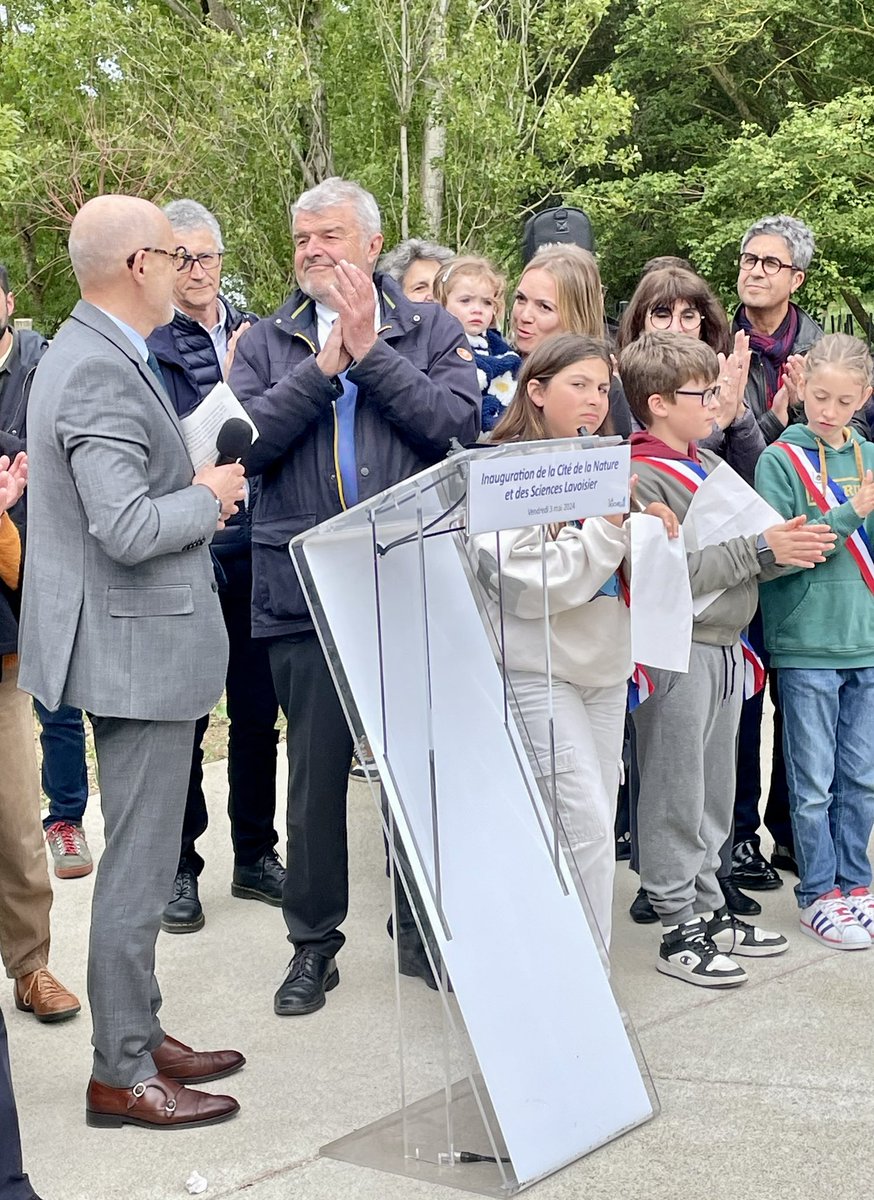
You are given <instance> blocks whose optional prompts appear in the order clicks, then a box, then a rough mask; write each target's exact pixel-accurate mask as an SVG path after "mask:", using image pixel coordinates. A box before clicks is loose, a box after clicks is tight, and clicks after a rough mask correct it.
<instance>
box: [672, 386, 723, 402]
mask: <svg viewBox="0 0 874 1200" xmlns="http://www.w3.org/2000/svg"><path fill="white" fill-rule="evenodd" d="M674 395H675V396H698V398H699V399H700V401H701V407H702V408H707V406H708V405H709V404H712V403H713V401H714V400H718V399H719V384H718V383H717V384H715V385H714V386H713V387H709V388H705V389H704V391H703V392H697V391H695V390H694V389H693V388H677V390H676V391H675V392H674Z"/></svg>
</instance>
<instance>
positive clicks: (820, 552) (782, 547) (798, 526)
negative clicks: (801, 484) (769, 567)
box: [762, 516, 837, 568]
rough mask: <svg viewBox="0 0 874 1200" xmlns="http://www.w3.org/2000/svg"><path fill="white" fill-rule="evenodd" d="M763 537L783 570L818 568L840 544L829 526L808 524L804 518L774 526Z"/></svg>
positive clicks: (795, 518)
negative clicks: (785, 568) (827, 554)
mask: <svg viewBox="0 0 874 1200" xmlns="http://www.w3.org/2000/svg"><path fill="white" fill-rule="evenodd" d="M762 536H763V537H764V539H765V543H766V544H767V546H768V547H769V549H770V550H771V551H772V552H773V554H774V560H775V561H776V563H777V564H778V566H781V567H805V568H809V567H815V566H816V564H817V563H821V562H825V555H826V551H828V550H831V549H832V548H833V547H834V544H835V542H836V541H837V534H836V533H835V532H834V530H833V529H831V528H830V527H829V526H828V525H808V524H807V517H805V516H800V517H793V518H792V520H791V521H786V522H784V524H782V525H772V526H771V528H770V529H766V530H765V532H764V534H763V535H762Z"/></svg>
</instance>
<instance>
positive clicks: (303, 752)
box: [229, 178, 480, 1015]
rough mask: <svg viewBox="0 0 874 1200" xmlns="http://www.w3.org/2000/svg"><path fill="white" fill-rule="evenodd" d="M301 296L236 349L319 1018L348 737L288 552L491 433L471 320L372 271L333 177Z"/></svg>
mask: <svg viewBox="0 0 874 1200" xmlns="http://www.w3.org/2000/svg"><path fill="white" fill-rule="evenodd" d="M292 215H293V235H294V247H295V251H294V266H295V274H296V276H297V282H298V286H299V290H298V291H296V292H295V293H293V294H292V296H291V297H290V298H289V299H288V300H287V301H286V303H285V304H284V305H283V306H282V308H280V309H279V310H278V311H277V312H276V313H274V314H273V316H272V317H269V318H267V319H265V320H263V321H260V322H259V323H258V324H257V325H256V326H255V327H254V328H253V329H252V330H250V332H249V333H248V334H247V335H246V337H245V338H244V339H243V340H242V341H241V343H240V345H239V347H238V348H237V352H236V356H235V358H234V364H233V367H232V368H231V373H230V376H229V383H230V385H231V387H232V388H233V390H234V392H235V393H236V395H237V396H238V398H239V399H240V400H241V401H242V403H243V404H244V406H245V407H246V409H247V410H248V412H249V413H250V415H251V417H252V419H253V420H254V422H255V424H256V426H257V427H258V431H259V437H258V439H257V441H256V442H255V443H254V444H253V447H252V452H251V455H250V457H249V460H248V470H249V473H250V474H259V475H260V482H261V487H260V492H259V495H258V499H257V502H256V504H255V510H254V514H253V525H252V562H253V576H254V589H253V601H252V621H253V632H254V635H255V638H256V639H259V638H260V639H264V640H265V641H267V642H268V644H269V650H270V662H271V666H272V668H273V678H274V682H275V684H276V693H277V696H278V697H279V702H280V704H281V705H282V708H283V710H284V712H285V714H286V716H287V718H288V734H287V737H288V759H289V779H288V832H289V846H288V873H287V876H286V881H285V889H284V895H283V911H284V914H285V919H286V924H287V926H288V931H289V940H290V941H291V942H292V943H293V944H294V947H295V954H294V958H293V959H292V961H291V964H290V966H289V970H288V974H287V976H286V979H285V981H284V982H283V984H282V985H281V987H280V988H279V990H278V992H277V993H276V997H275V999H274V1011H275V1012H277V1013H278V1014H280V1015H297V1014H302V1013H309V1012H314V1011H315V1010H316V1009H318V1008H321V1007H322V1005H323V1004H324V1003H325V992H326V991H329V990H330V989H331V988H333V987H335V986H336V984H337V983H338V981H339V976H338V973H337V968H336V965H335V959H334V956H335V955H336V953H337V951H338V950H339V949H340V947H341V946H342V945H343V941H344V937H343V934H342V933H340V931H339V926H340V925H341V923H342V922H343V920H344V919H345V916H346V911H347V902H348V881H347V854H346V787H347V779H348V771H349V764H350V761H351V757H352V737H351V734H350V733H349V729H348V727H347V725H346V721H345V718H344V716H343V711H342V708H341V706H340V702H339V700H338V698H337V694H336V691H335V689H334V684H333V681H332V679H331V675H330V673H329V670H328V666H327V663H326V662H325V659H324V656H323V654H322V650H321V647H320V645H319V642H318V639H317V637H316V634H315V631H314V629H313V625H312V621H311V620H310V616H309V612H308V610H307V606H306V602H305V600H304V597H303V593H302V591H301V589H300V586H299V584H298V581H297V578H296V575H295V572H294V567H293V565H292V562H291V558H290V556H289V553H288V543H289V541H290V540H291V539H292V538H293V537H294V536H295V535H296V534H298V533H300V532H302V531H303V530H304V529H308V528H310V527H312V526H313V525H317V524H319V523H320V522H321V521H324V520H325V519H326V518H328V517H331V516H334V515H335V514H336V513H338V512H341V511H342V510H343V509H344V508H348V507H351V506H352V505H354V504H356V503H358V502H359V501H362V500H366V499H368V498H369V497H371V496H375V495H377V494H378V493H379V492H381V491H382V490H383V489H384V488H386V487H389V486H391V485H392V484H394V483H398V482H399V481H400V480H402V479H405V478H407V477H408V476H410V475H412V474H414V473H415V472H417V471H420V470H422V469H423V468H425V467H428V466H431V465H432V464H433V463H435V462H438V461H439V460H440V459H441V458H443V457H444V456H445V454H446V453H447V451H448V449H449V444H450V441H451V439H452V438H458V440H459V441H461V442H471V441H473V440H474V439H475V438H476V435H477V433H478V432H479V427H480V392H479V388H478V385H477V379H476V370H475V368H474V365H473V359H472V355H471V353H470V350H469V348H468V345H467V340H466V338H465V336H464V332H463V330H462V328H461V325H460V324H459V323H458V322H457V321H456V320H455V318H454V317H452V316H450V315H449V314H448V313H447V312H446V311H445V310H444V309H443V308H441V307H439V306H438V305H432V304H413V303H411V302H410V301H408V300H407V299H406V298H405V297H404V295H403V293H402V291H401V289H400V288H399V287H398V285H397V284H396V283H395V282H394V281H393V280H390V279H388V278H387V277H385V276H379V275H377V276H374V268H375V265H376V260H377V258H378V256H379V252H380V250H381V248H382V234H381V232H380V216H379V209H378V208H377V205H376V201H375V200H374V198H373V196H371V195H370V193H369V192H366V191H364V189H363V188H361V187H359V186H358V184H356V183H352V182H348V181H345V180H342V179H337V178H333V179H328V180H326V181H325V182H324V183H321V184H319V185H317V186H316V187H314V188H311V189H310V190H309V191H307V192H304V194H303V195H302V196H301V197H300V199H299V200H298V201H297V203H296V204H295V205H294V206H293V208H292Z"/></svg>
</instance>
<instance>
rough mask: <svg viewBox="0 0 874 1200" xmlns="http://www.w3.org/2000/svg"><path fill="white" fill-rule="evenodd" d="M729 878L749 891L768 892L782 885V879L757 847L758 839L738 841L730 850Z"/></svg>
mask: <svg viewBox="0 0 874 1200" xmlns="http://www.w3.org/2000/svg"><path fill="white" fill-rule="evenodd" d="M731 880H732V883H736V884H737V885H738V887H745V888H748V889H749V891H751V892H770V891H773V890H774V889H775V888H780V887H782V886H783V880H782V879H781V878H780V876H779V875H778V874H777V872H776V871H775V870H774V868H773V867H772V866H771V864H770V863H769V862H768V861H767V859H766V858H765V857H764V855H763V854H762V852H761V850H760V849H759V847H758V840H756V841H753V839H752V838H748V839H747V840H746V841H744V842H738V844H737V845H736V846H735V847H734V848H733V850H732V852H731Z"/></svg>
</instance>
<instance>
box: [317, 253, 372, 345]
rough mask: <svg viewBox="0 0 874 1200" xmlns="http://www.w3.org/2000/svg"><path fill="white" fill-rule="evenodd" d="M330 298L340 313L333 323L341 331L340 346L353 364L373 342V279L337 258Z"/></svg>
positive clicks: (358, 268) (352, 264)
mask: <svg viewBox="0 0 874 1200" xmlns="http://www.w3.org/2000/svg"><path fill="white" fill-rule="evenodd" d="M331 298H332V299H331V303H332V304H333V306H334V308H335V309H336V311H337V312H338V313H339V314H340V319H339V321H338V322H337V324H338V325H340V326H341V328H342V332H343V345H344V347H345V349H346V351H347V353H348V354H350V355H351V357H352V358H353V359H354V360H355V362H360V361H361V359H362V358H364V356H365V354H366V353H367V351H368V350H369V349H370V348H371V346H372V345H373V343H374V342H375V341H376V300H375V298H374V295H373V280H372V279H371V278H370V276H369V275H366V274H365V273H364V271H362V270H361V268H360V267H356V266H355V264H354V263H350V262H347V261H346V259H341V260H340V262H338V263H337V265H336V266H335V267H334V282H333V283H332V284H331ZM329 340H330V339H329ZM325 345H326V347H327V342H326V343H325Z"/></svg>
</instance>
